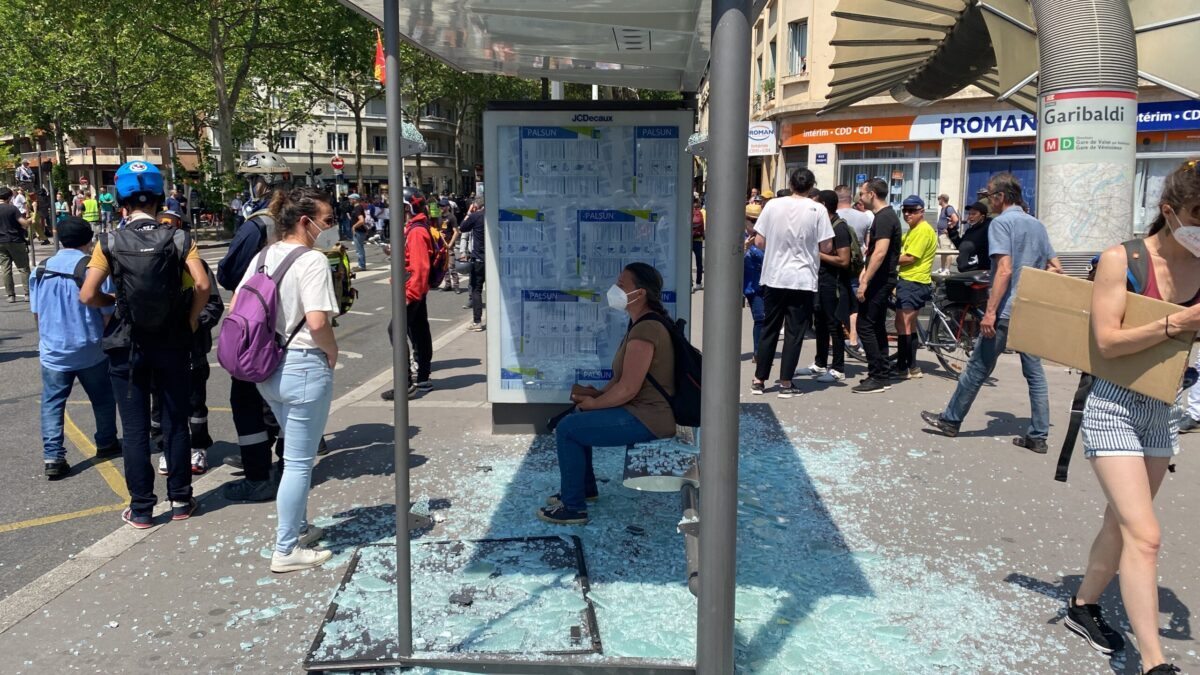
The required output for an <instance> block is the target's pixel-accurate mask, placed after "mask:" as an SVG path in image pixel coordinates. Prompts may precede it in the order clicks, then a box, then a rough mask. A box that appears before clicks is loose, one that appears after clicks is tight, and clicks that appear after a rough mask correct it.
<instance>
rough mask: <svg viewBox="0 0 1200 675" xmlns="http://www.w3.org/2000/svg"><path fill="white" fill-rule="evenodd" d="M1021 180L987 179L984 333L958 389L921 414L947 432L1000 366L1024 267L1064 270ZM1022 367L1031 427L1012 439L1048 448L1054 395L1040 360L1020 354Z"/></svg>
mask: <svg viewBox="0 0 1200 675" xmlns="http://www.w3.org/2000/svg"><path fill="white" fill-rule="evenodd" d="M1021 193H1022V191H1021V182H1020V181H1019V180H1017V177H1016V176H1014V175H1012V174H1011V173H1008V172H1002V173H997V174H995V175H993V176H992V177H991V178H990V179H989V180H988V194H989V199H991V201H992V208H993V209H994V210H996V211H999V212H1000V215H998V216H996V218H995V219H994V220H992V223H991V225H989V226H988V252H989V253H990V254H991V256H992V268H991V275H992V287H991V289H990V291H989V294H988V301H987V309H986V311H985V312H984V315H983V319H982V320H981V321H980V323H979V332H980V337H979V339H978V340H977V341H976V343H975V349H974V350H973V351H972V352H971V358H970V360H969V361H967V365H966V368H965V369H964V370H963V372H962V375H960V376H959V378H958V386H957V387H955V389H954V395H953V396H951V397H950V402H949V403H947V404H946V409H945V410H943V411H942V412H941V413H937V412H931V411H924V412H922V413H921V418H922V419H923V420H925V423H926V424H928V425H929V426H931V427H933V428H934V430H936V431H937V432H939V433H941V434H942V435H945V436H950V437H954V436H957V435H958V429H959V426H960V425H961V424H962V421H963V419H964V418H966V416H967V413H968V412H970V410H971V404H972V403H974V402H975V397H976V396H977V395H978V394H979V390H980V389H981V388H982V387H983V383H984V382H986V381H987V378H988V377H990V376H991V374H992V371H993V370H995V368H996V362H997V361H998V360H999V359H1000V355H1001V354H1003V353H1004V350H1005V347H1006V345H1007V344H1008V319H1009V316H1010V315H1011V313H1012V305H1013V298H1014V297H1015V293H1014V292H1013V291H1014V290H1015V289H1016V288H1017V284H1018V283H1020V281H1021V270H1023V269H1025V268H1026V267H1032V268H1034V269H1040V270H1044V269H1052V270H1054V271H1061V269H1062V268H1061V266H1060V265H1059V263H1058V257H1057V255H1056V254H1055V253H1054V248H1053V247H1052V246H1051V245H1050V236H1049V235H1048V234H1047V233H1046V226H1045V225H1042V223H1041V222H1040V221H1038V219H1036V218H1034V217H1033V216H1031V215H1029V214H1028V213H1026V212H1025V210H1024V209H1023V208H1021V204H1023V203H1024V202H1023V200H1022V196H1021ZM1020 356H1021V373H1022V374H1023V375H1024V376H1025V381H1026V382H1028V384H1029V407H1030V421H1029V431H1028V432H1026V434H1025V435H1024V436H1018V437H1016V438H1014V439H1013V444H1014V445H1017V446H1019V447H1022V448H1026V449H1028V450H1031V451H1033V452H1036V453H1045V452H1046V451H1047V446H1046V438H1047V437H1049V435H1050V397H1049V393H1048V390H1047V386H1046V373H1045V371H1043V370H1042V360H1041V359H1039V358H1038V357H1036V356H1032V355H1030V354H1021V355H1020Z"/></svg>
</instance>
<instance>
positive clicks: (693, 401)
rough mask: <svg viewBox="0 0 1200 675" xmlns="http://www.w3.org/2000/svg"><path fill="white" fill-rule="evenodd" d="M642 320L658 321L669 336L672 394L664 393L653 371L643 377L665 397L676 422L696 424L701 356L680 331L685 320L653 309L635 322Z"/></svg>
mask: <svg viewBox="0 0 1200 675" xmlns="http://www.w3.org/2000/svg"><path fill="white" fill-rule="evenodd" d="M643 321H657V322H659V323H661V324H662V325H663V327H664V328H666V329H667V334H668V335H670V336H671V347H672V348H673V349H674V351H675V395H674V396H670V395H668V394H667V391H666V389H663V387H662V385H661V384H659V383H658V381H657V380H655V379H654V376H653V375H651V374H649V373H646V379H647V380H649V381H650V384H651V385H653V386H654V388H655V389H657V390H658V393H660V394H662V396H663V398H665V399H667V403H669V404H670V406H671V412H672V413H673V414H674V415H675V423H676V424H678V425H681V426H685V427H698V426H700V371H701V370H702V368H701V366H702V365H703V357H702V355H701V354H700V350H699V349H696V348H695V347H693V346H692V343H690V342H688V339H687V338H686V337H685V336H684V334H683V327H684V326H685V325H687V322H686V321H684V320H683V319H678V320H676V321H671V320H670V319H669V318H667V317H665V316H663V315H661V314H658V313H655V312H648V313H647V314H646V315H645V316H643V317H642V318H640V319H638V320H637V323H641V322H643ZM634 325H637V324H634Z"/></svg>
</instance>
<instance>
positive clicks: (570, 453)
mask: <svg viewBox="0 0 1200 675" xmlns="http://www.w3.org/2000/svg"><path fill="white" fill-rule="evenodd" d="M655 438H657V436H655V435H654V434H652V433H650V430H649V429H647V428H646V425H644V424H642V423H641V422H640V421H638V419H637V418H636V417H634V416H633V415H632V414H630V412H629V411H628V410H625V409H624V408H605V409H604V410H589V411H587V412H574V413H571V414H570V415H567V416H566V417H564V418H563V420H562V421H561V422H559V423H558V427H557V428H555V430H554V439H555V442H556V445H557V446H558V473H559V488H558V493H559V499H560V500H561V501H562V503H563V505H564V506H566V507H567V508H568V509H571V510H572V511H585V510H587V507H586V502H585V501H584V499H585V497H586V496H587V495H594V494H596V492H597V487H596V474H595V472H594V471H593V470H592V448H594V447H596V446H600V447H621V446H626V445H629V444H631V443H645V442H646V441H652V440H654V439H655Z"/></svg>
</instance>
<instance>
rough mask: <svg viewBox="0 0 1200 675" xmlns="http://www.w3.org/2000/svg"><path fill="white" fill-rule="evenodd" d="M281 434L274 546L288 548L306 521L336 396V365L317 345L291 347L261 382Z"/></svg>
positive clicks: (281, 549) (285, 551) (282, 551)
mask: <svg viewBox="0 0 1200 675" xmlns="http://www.w3.org/2000/svg"><path fill="white" fill-rule="evenodd" d="M258 391H259V393H261V394H262V397H263V400H264V401H266V402H267V405H269V406H271V411H272V412H273V413H275V419H277V420H279V427H280V433H281V434H282V435H283V479H282V480H281V481H280V483H279V492H278V494H277V495H276V497H275V507H276V509H277V512H278V514H279V529H278V531H277V532H276V535H275V551H276V552H278V553H280V554H284V555H286V554H288V553H291V552H292V549H294V548H295V547H296V543H297V541H298V540H299V538H300V531H301V530H303V529H304V527H305V526H306V525H307V524H308V519H307V516H306V514H307V511H308V489H309V486H310V484H311V482H312V467H313V462H315V461H316V458H317V444H318V443H320V442H321V436H322V435H323V434H324V433H325V422H326V421H327V420H328V419H329V406H330V404H331V403H332V402H333V369H332V368H330V367H329V361H328V359H326V358H325V353H324V352H322V351H321V350H319V349H289V350H288V351H287V355H286V356H284V359H283V364H282V365H281V366H279V368H278V369H276V371H275V372H274V373H273V374H272V375H271V377H269V378H267V380H266V381H265V382H261V383H259V385H258Z"/></svg>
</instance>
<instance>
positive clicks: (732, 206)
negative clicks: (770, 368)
mask: <svg viewBox="0 0 1200 675" xmlns="http://www.w3.org/2000/svg"><path fill="white" fill-rule="evenodd" d="M712 22H713V23H712V25H713V31H712V56H711V59H710V62H709V63H710V66H709V73H710V77H711V80H710V83H711V86H710V92H711V93H710V98H709V101H710V104H709V105H710V108H709V132H708V133H709V139H710V140H709V144H710V146H711V147H710V150H709V152H708V156H709V157H711V158H712V160H711V163H710V166H711V171H712V180H710V181H709V186H710V188H711V189H710V190H709V193H708V197H709V200H708V215H709V219H708V222H709V223H712V224H713V225H712V227H710V228H709V229H708V230H707V231H706V232H705V244H706V248H707V249H708V250H707V251H706V253H707V255H706V256H705V257H706V258H707V262H708V265H707V266H706V267H707V269H706V270H705V272H706V274H707V276H708V280H709V285H708V287H707V288H706V289H705V293H704V341H703V346H704V357H705V358H704V372H703V381H704V393H703V400H702V403H701V415H702V416H703V418H704V432H703V434H701V438H700V476H701V477H702V478H701V479H702V481H703V482H702V487H701V488H700V600H699V602H698V603H697V605H698V614H699V616H698V621H697V627H696V628H697V635H696V645H697V648H696V673H697V675H729V674H731V673H733V610H734V591H735V588H736V576H737V555H736V546H737V482H738V411H739V406H738V394H739V392H740V391H741V387H740V377H739V368H740V363H739V358H738V355H739V354H740V353H741V341H742V340H741V338H742V329H741V326H742V312H741V311H740V310H739V309H738V308H739V307H741V301H742V298H741V284H742V244H741V240H742V225H743V223H745V219H746V214H745V200H744V199H743V195H742V187H743V186H744V185H745V184H746V128H747V125H749V123H750V110H749V108H750V98H749V97H750V93H749V90H748V89H747V87H746V73H748V72H750V2H749V0H713V3H712Z"/></svg>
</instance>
